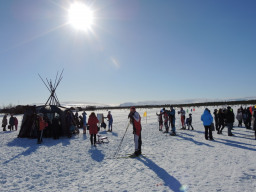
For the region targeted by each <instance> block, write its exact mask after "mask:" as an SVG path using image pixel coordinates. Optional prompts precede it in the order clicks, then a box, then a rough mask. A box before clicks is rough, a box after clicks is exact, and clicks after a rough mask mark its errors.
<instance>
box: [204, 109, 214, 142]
mask: <svg viewBox="0 0 256 192" xmlns="http://www.w3.org/2000/svg"><path fill="white" fill-rule="evenodd" d="M201 121H203V125H204V128H205V139H206V140H208V137H209V139H210V140H214V139H213V137H212V129H211V124H212V122H213V117H212V115H211V112H210V110H209V109H208V108H206V109H205V110H204V113H203V115H202V116H201Z"/></svg>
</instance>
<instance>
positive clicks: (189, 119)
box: [187, 113, 194, 130]
mask: <svg viewBox="0 0 256 192" xmlns="http://www.w3.org/2000/svg"><path fill="white" fill-rule="evenodd" d="M187 120H188V121H187V126H188V130H189V129H190V127H191V130H194V127H193V126H192V114H191V113H189V118H187Z"/></svg>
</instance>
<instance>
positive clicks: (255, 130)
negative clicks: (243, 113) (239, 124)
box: [253, 107, 256, 140]
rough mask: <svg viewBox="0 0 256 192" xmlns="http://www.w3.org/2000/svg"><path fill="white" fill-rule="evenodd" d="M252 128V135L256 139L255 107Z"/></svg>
mask: <svg viewBox="0 0 256 192" xmlns="http://www.w3.org/2000/svg"><path fill="white" fill-rule="evenodd" d="M253 129H254V136H255V140H256V107H254V109H253Z"/></svg>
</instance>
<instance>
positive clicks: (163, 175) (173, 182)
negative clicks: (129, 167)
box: [137, 156, 182, 192]
mask: <svg viewBox="0 0 256 192" xmlns="http://www.w3.org/2000/svg"><path fill="white" fill-rule="evenodd" d="M137 159H138V161H140V162H142V163H143V164H144V165H145V166H147V167H148V168H150V169H151V170H152V171H154V172H155V174H156V175H157V176H158V177H159V178H160V179H162V180H163V182H164V185H165V186H168V187H169V188H170V189H171V190H172V191H174V192H180V191H181V188H182V185H181V184H180V182H179V181H178V180H177V179H176V178H174V177H173V176H171V175H170V174H169V173H168V172H167V171H165V170H164V169H163V168H161V167H159V166H158V165H157V164H155V163H154V162H153V161H152V160H150V159H149V158H147V157H144V156H141V157H140V158H137Z"/></svg>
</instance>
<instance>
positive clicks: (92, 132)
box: [88, 112, 99, 147]
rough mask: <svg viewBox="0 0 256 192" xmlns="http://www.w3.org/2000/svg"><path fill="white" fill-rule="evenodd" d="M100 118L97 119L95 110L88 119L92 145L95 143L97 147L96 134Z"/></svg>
mask: <svg viewBox="0 0 256 192" xmlns="http://www.w3.org/2000/svg"><path fill="white" fill-rule="evenodd" d="M98 123H99V120H98V119H97V117H96V115H95V113H94V112H92V113H91V115H90V116H89V119H88V125H89V127H90V128H89V133H90V135H91V136H90V140H91V145H94V146H95V147H96V135H97V133H98V126H97V124H98Z"/></svg>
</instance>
